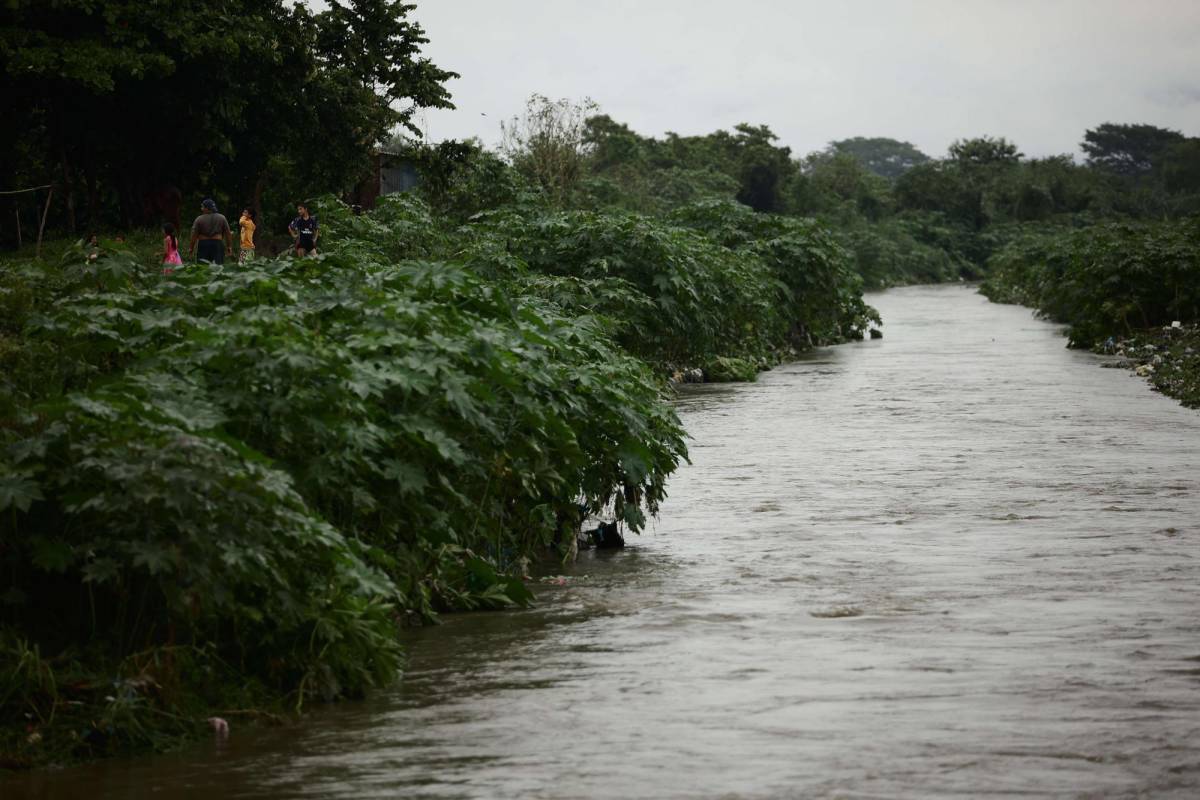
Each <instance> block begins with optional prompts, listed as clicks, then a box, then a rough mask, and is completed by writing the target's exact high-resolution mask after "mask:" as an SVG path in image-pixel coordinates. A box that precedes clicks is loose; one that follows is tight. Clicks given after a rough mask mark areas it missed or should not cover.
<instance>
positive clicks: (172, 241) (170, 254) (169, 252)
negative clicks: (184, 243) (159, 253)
mask: <svg viewBox="0 0 1200 800" xmlns="http://www.w3.org/2000/svg"><path fill="white" fill-rule="evenodd" d="M163 233H164V234H166V235H165V236H163V270H162V271H163V275H174V274H175V269H174V268H175V267H182V266H183V259H181V258H180V257H179V240H178V239H176V238H175V226H174V225H172V224H171V223H169V222H168V223H167V224H166V225H163Z"/></svg>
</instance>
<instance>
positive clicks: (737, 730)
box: [0, 286, 1200, 800]
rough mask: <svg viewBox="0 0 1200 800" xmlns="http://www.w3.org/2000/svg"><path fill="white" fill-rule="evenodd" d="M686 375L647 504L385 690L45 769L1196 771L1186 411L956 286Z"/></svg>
mask: <svg viewBox="0 0 1200 800" xmlns="http://www.w3.org/2000/svg"><path fill="white" fill-rule="evenodd" d="M870 300H871V302H872V303H873V304H874V305H875V306H876V307H877V308H878V309H879V310H880V312H881V313H882V314H883V317H884V320H885V322H886V327H885V332H886V338H884V339H883V340H881V341H872V342H862V343H858V344H852V345H844V346H841V347H835V348H828V349H823V350H820V351H818V352H816V353H814V354H811V355H810V356H809V357H808V358H806V359H805V360H803V361H800V362H798V363H795V364H791V365H788V366H784V367H780V368H778V369H776V370H774V371H772V372H770V373H767V374H764V375H762V376H761V377H760V379H759V381H758V383H755V384H744V385H725V386H702V387H697V388H694V389H688V390H686V391H684V392H682V393H681V396H680V399H679V411H680V414H681V415H682V418H683V420H684V422H685V424H686V426H687V429H688V431H689V433H690V434H691V436H692V437H693V439H692V443H691V452H692V462H693V463H692V464H691V465H689V466H685V467H683V468H682V469H680V471H679V472H678V474H677V475H676V476H675V477H674V478H673V480H672V482H671V484H670V490H671V498H670V500H669V501H668V502H667V503H666V504H665V505H664V507H663V509H662V515H661V518H660V519H659V520H658V521H657V522H656V524H655V525H654V526H653V528H652V529H651V530H649V531H648V532H646V533H645V534H643V535H642V536H640V537H631V538H630V545H631V546H630V547H629V548H627V549H626V550H624V551H620V552H611V551H609V552H605V553H600V554H598V553H589V554H584V555H583V556H582V557H581V558H580V561H579V563H578V564H577V565H575V566H574V567H573V568H572V569H570V570H568V573H569V574H568V575H567V579H566V581H565V585H561V586H559V585H547V586H543V587H541V588H540V590H539V602H538V605H537V607H536V608H533V609H530V610H525V611H514V612H500V613H487V614H473V615H460V616H453V617H450V618H447V619H446V624H445V625H443V626H440V627H437V628H431V629H425V630H420V631H416V632H413V633H412V635H411V637H410V640H409V653H410V665H409V669H408V672H407V673H406V677H405V679H404V681H403V682H402V683H401V684H400V685H399V686H397V687H396V688H395V689H394V690H391V691H388V692H385V693H380V694H379V695H377V696H375V697H373V698H372V699H371V700H369V701H366V702H357V703H346V704H341V705H338V706H335V707H331V708H328V709H321V710H318V711H316V712H315V713H313V714H311V715H310V716H309V717H308V718H307V719H306V720H305V721H304V722H303V723H302V724H299V725H295V726H289V727H285V728H276V729H257V730H251V729H248V728H246V727H245V726H239V724H238V723H237V721H236V720H235V721H234V724H233V731H232V735H231V737H230V739H229V740H228V742H225V743H223V744H217V743H204V744H201V745H196V746H193V747H191V748H190V749H188V750H186V751H184V752H182V753H178V754H173V755H168V756H158V757H153V758H143V759H136V760H119V761H108V762H104V763H99V764H94V765H90V766H87V767H82V768H75V769H68V770H62V771H57V772H42V773H36V774H30V775H23V776H17V777H16V778H15V779H13V778H10V779H9V780H7V781H5V780H3V779H0V796H2V797H3V798H5V800H10V799H11V798H16V797H36V798H58V797H81V798H147V797H164V798H175V797H180V798H259V797H299V798H322V797H331V798H354V799H355V800H362V799H365V798H385V797H386V798H390V797H406V798H424V797H428V798H674V797H680V798H776V797H780V798H788V797H805V798H807V797H845V798H892V797H990V796H1000V795H1004V796H1016V797H1179V798H1195V797H1200V558H1198V556H1200V413H1197V412H1195V411H1189V410H1186V409H1183V408H1181V407H1179V406H1178V405H1177V404H1176V403H1175V402H1174V401H1172V400H1169V399H1167V398H1164V397H1161V396H1159V395H1157V394H1155V393H1153V392H1152V391H1151V390H1150V389H1149V388H1148V387H1147V385H1146V384H1145V382H1144V381H1142V380H1140V379H1137V378H1134V377H1132V376H1131V375H1130V374H1129V373H1128V372H1126V371H1124V370H1115V369H1099V368H1098V367H1097V364H1098V363H1099V362H1100V361H1101V359H1099V358H1098V357H1096V356H1093V355H1090V354H1086V353H1079V352H1073V351H1069V350H1067V349H1066V348H1065V346H1064V345H1065V340H1064V339H1063V338H1062V337H1061V335H1059V332H1058V329H1057V328H1056V327H1055V326H1052V325H1049V324H1046V323H1044V322H1040V321H1038V320H1036V319H1034V318H1033V317H1032V316H1031V314H1030V312H1029V311H1028V310H1026V309H1022V308H1017V307H1013V306H1000V305H992V304H989V303H988V302H986V301H985V300H984V299H983V298H982V297H980V296H978V295H977V294H975V293H974V291H973V290H972V289H971V288H969V287H962V286H943V287H916V288H908V289H900V290H894V291H890V292H886V293H883V294H878V295H874V296H872V297H871V298H870Z"/></svg>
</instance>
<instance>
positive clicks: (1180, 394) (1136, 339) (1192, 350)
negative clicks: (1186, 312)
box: [1101, 323, 1200, 408]
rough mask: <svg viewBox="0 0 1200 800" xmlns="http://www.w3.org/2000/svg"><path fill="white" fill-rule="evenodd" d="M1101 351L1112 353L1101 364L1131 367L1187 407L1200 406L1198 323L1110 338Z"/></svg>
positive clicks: (1199, 326) (1176, 324)
mask: <svg viewBox="0 0 1200 800" xmlns="http://www.w3.org/2000/svg"><path fill="white" fill-rule="evenodd" d="M1101 352H1104V353H1109V354H1112V355H1115V356H1116V357H1117V358H1116V360H1113V361H1108V362H1105V364H1104V365H1103V366H1106V367H1114V368H1125V369H1130V370H1133V371H1134V373H1135V374H1136V375H1138V376H1139V377H1143V378H1146V379H1147V380H1148V381H1150V384H1151V385H1152V386H1153V387H1154V388H1155V389H1157V390H1158V391H1160V392H1162V393H1163V394H1165V395H1167V396H1168V397H1173V398H1175V399H1176V400H1178V401H1179V402H1180V403H1182V404H1183V405H1185V406H1187V407H1188V408H1200V325H1180V324H1179V323H1175V324H1174V325H1170V326H1166V327H1163V328H1157V329H1151V330H1146V331H1139V332H1138V333H1137V334H1135V335H1133V336H1130V337H1128V338H1122V339H1109V340H1108V341H1106V342H1105V343H1104V345H1103V346H1102V347H1101Z"/></svg>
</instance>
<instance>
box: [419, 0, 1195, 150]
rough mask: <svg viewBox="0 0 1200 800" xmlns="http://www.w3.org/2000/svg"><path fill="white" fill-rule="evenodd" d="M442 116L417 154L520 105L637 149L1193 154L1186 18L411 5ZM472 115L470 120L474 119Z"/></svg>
mask: <svg viewBox="0 0 1200 800" xmlns="http://www.w3.org/2000/svg"><path fill="white" fill-rule="evenodd" d="M415 1H416V3H417V9H416V11H414V12H413V13H412V17H413V18H415V19H416V20H417V21H418V22H420V23H421V25H422V26H423V27H424V28H425V32H426V34H427V36H428V37H429V39H430V43H429V44H428V45H427V46H426V47H425V50H424V53H425V54H426V55H427V56H429V57H430V58H431V59H432V60H433V62H434V63H435V64H437V65H438V66H440V67H443V68H445V69H450V70H454V71H455V72H459V73H461V74H462V78H461V79H459V80H455V81H451V83H450V84H449V87H450V90H451V93H452V94H453V96H454V102H455V104H456V105H457V106H458V109H457V110H455V111H428V112H426V113H425V114H424V115H423V117H418V121H419V122H422V124H424V125H425V126H426V128H427V131H428V135H429V138H430V139H431V140H434V141H439V140H442V139H446V138H456V139H463V138H467V137H469V136H478V137H480V138H481V139H482V140H483V141H484V142H485V143H486V144H489V145H494V144H495V143H496V142H497V141H498V140H499V135H500V134H499V124H500V121H501V120H502V119H506V118H508V117H511V116H512V115H513V114H515V113H517V112H519V111H520V110H521V108H522V107H523V105H524V102H525V99H526V98H527V97H528V96H529V95H530V94H531V93H533V92H540V93H542V94H545V95H548V96H550V97H554V98H558V97H569V98H573V99H577V98H582V97H584V96H590V97H591V98H592V99H594V100H595V101H596V102H598V103H599V104H600V106H601V109H602V111H604V112H605V113H607V114H609V115H610V116H612V117H613V118H614V119H616V120H618V121H620V122H625V123H627V124H629V125H630V126H631V127H632V128H633V129H634V130H636V131H638V132H639V133H642V134H647V135H654V136H659V135H661V134H663V133H664V132H665V131H668V130H670V131H675V132H677V133H680V134H702V133H709V132H711V131H713V130H716V129H718V128H729V127H732V126H733V125H735V124H737V123H739V122H750V123H753V124H767V125H769V126H770V127H771V128H772V129H773V130H774V131H775V133H777V134H778V135H779V137H780V139H781V140H782V143H783V144H786V145H789V146H791V147H792V148H793V151H794V154H795V155H803V154H805V153H807V152H809V151H812V150H817V149H820V148H822V147H823V146H824V145H825V144H826V143H827V142H829V141H830V140H833V139H842V138H846V137H849V136H890V137H893V138H896V139H904V140H908V141H911V142H913V143H914V144H916V145H917V146H918V147H919V148H921V149H922V150H924V151H925V152H926V153H928V154H930V155H935V156H936V155H942V154H944V152H945V150H946V147H947V145H948V144H949V143H950V142H951V141H952V140H954V139H956V138H960V137H964V136H977V135H983V134H989V135H993V136H1006V137H1008V138H1009V139H1011V140H1013V141H1015V142H1016V143H1017V144H1018V145H1019V146H1020V147H1021V149H1022V150H1023V151H1024V152H1025V153H1026V154H1027V155H1031V156H1040V155H1049V154H1054V153H1064V152H1076V151H1077V149H1078V143H1079V141H1080V139H1081V138H1082V135H1083V131H1084V130H1085V129H1086V128H1090V127H1094V126H1095V125H1097V124H1099V123H1102V122H1110V121H1111V122H1145V123H1150V124H1154V125H1161V126H1164V127H1170V128H1175V129H1179V130H1182V131H1183V132H1184V133H1186V134H1189V135H1193V136H1197V135H1200V0H1140V1H1139V0H1041V1H1040V2H1039V1H1037V0H907V2H903V1H902V0H820V1H819V2H814V1H813V0H793V2H787V1H786V0H740V2H732V1H729V0H726V1H725V2H715V1H714V0H641V1H640V2H638V1H636V0H487V1H485V0H415ZM484 115H486V116H484Z"/></svg>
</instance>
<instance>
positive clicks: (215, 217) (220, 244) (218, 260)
mask: <svg viewBox="0 0 1200 800" xmlns="http://www.w3.org/2000/svg"><path fill="white" fill-rule="evenodd" d="M227 247H228V248H229V249H230V250H232V249H233V231H232V230H230V229H229V220H227V219H225V215H224V214H218V213H217V204H216V203H214V202H213V201H212V200H211V199H209V200H205V201H204V202H203V203H201V204H200V216H198V217H196V221H195V222H193V223H192V241H191V244H190V246H189V247H188V251H189V252H190V253H192V254H193V255H195V256H196V258H197V259H198V260H200V261H211V262H212V263H214V264H224V263H225V248H227Z"/></svg>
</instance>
